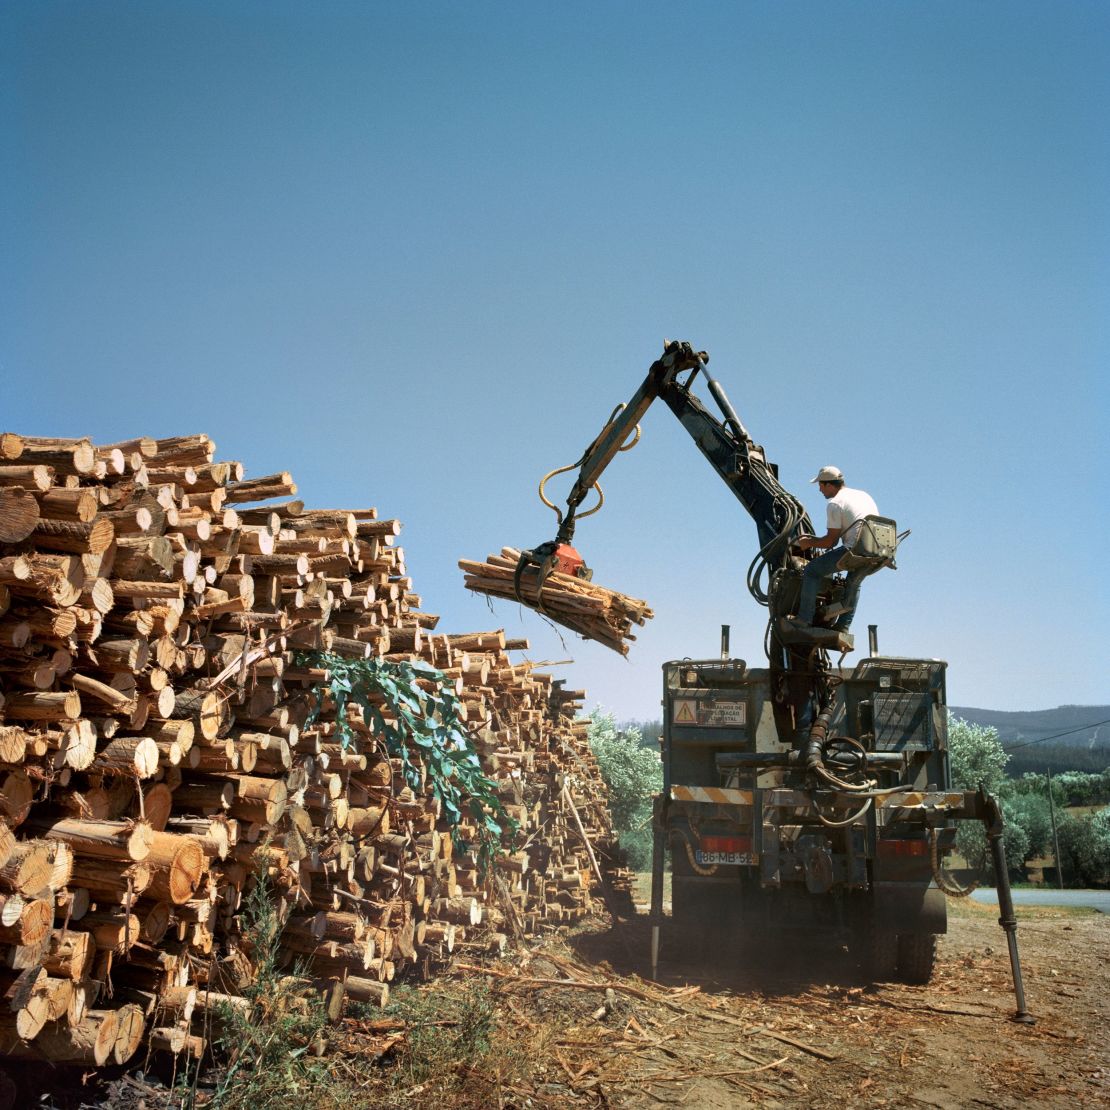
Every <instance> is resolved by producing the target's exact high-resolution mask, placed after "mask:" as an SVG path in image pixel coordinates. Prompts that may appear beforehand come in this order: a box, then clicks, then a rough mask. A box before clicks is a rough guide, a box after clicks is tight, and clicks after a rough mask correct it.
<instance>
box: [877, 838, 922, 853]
mask: <svg viewBox="0 0 1110 1110" xmlns="http://www.w3.org/2000/svg"><path fill="white" fill-rule="evenodd" d="M928 854H929V842H928V841H927V840H880V841H879V855H881V856H925V855H928Z"/></svg>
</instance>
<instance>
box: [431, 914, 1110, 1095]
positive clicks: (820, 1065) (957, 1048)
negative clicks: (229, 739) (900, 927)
mask: <svg viewBox="0 0 1110 1110" xmlns="http://www.w3.org/2000/svg"><path fill="white" fill-rule="evenodd" d="M949 925H950V930H949V933H948V935H947V936H945V937H944V938H942V940H941V943H940V950H939V956H938V966H937V971H936V973H935V975H934V978H933V982H932V984H931V985H930V986H928V987H910V986H905V985H901V984H893V983H891V984H879V985H869V984H864V983H862V982H861V981H860V980H859V978H858V975H857V973H856V972H855V970H854V967H853V965H852V964H851V963H850V962H849V960H848V958H847V955H846V954H845V955H843V956H840V957H838V956H836V955H835V954H833V955H831V956H830V955H829V954H828V953H826V954H824V955H823V956H819V957H813V958H812V959H810V958H807V957H806V956H805V955H803V954H799V953H793V954H790V953H789V950H787V953H786V954H785V955H784V954H783V953H782V952H780V954H779V958H778V959H771V958H762V959H758V960H748V961H747V962H741V963H740V964H739V965H737V963H736V962H735V961H733V967H732V968H731V970H729V969H727V968H725V967H722V966H720V965H721V963H722V961H721V960H720V959H718V958H717V954H715V953H700V954H698V955H699V957H700V956H701V955H706V956H708V957H709V960H710V962H711V963H712V964H715V965H717V966H716V967H715V968H714V969H713V970H711V971H709V972H708V973H707V969H706V967H705V962H704V961H701V962H700V963H699V962H697V961H694V960H691V959H689V958H688V957H689V955H691V954H689V953H684V954H682V956H683V958H681V959H671V960H669V961H667V962H665V963H664V964H663V965H662V966H661V969H660V972H661V975H660V979H661V981H660V982H659V983H650V982H647V981H645V979H644V978H641V976H646V973H647V970H648V969H647V965H646V954H647V952H648V935H649V934H648V931H647V928H646V925H645V924H644V923H643V922H642V920H638V921H635V922H632V923H630V924H627V925H625V926H623V927H621V928H618V929H609V930H597V929H593V930H584V931H582V932H580V933H579V934H578V935H576V936H574V937H572V938H571V939H570V941H569V943H563V942H550V943H549V944H548V945H547V946H545V947H544V948H543V949H541V950H540V951H538V952H536V953H534V954H533V955H532V956H531V958H530V959H528V960H527V961H526V963H525V964H524V966H522V967H519V968H516V967H514V968H512V969H511V970H510V968H508V967H504V966H501V967H499V968H496V969H494V970H495V971H496V972H497V973H496V974H495V975H493V976H491V977H490V979H489V980H488V981H489V984H490V989H491V990H492V991H493V992H494V994H495V995H496V997H497V1000H498V1010H499V1012H500V1014H501V1016H502V1019H503V1020H505V1021H507V1022H508V1023H509V1025H510V1026H511V1027H512V1028H513V1029H514V1032H515V1037H516V1039H517V1040H518V1041H522V1042H523V1045H522V1046H521V1047H523V1048H524V1049H526V1059H527V1061H528V1066H527V1068H526V1069H524V1071H523V1073H519V1071H518V1069H517V1068H510V1069H508V1070H509V1071H510V1072H518V1073H517V1074H512V1075H506V1076H505V1078H504V1080H502V1081H501V1086H500V1089H499V1090H494V1089H493V1088H492V1087H486V1088H485V1089H484V1090H483V1091H481V1093H479V1090H478V1088H479V1087H481V1084H476V1085H475V1087H474V1088H472V1091H471V1093H473V1094H475V1095H478V1096H479V1101H478V1102H476V1103H475V1105H479V1104H485V1105H500V1106H528V1105H533V1106H547V1105H550V1106H558V1105H566V1106H573V1105H577V1106H621V1107H637V1108H638V1107H657V1106H659V1105H661V1104H662V1105H684V1106H690V1107H698V1108H725V1107H744V1106H749V1105H759V1106H767V1107H780V1106H781V1107H813V1106H839V1105H851V1106H860V1107H901V1106H906V1107H920V1106H932V1107H942V1108H948V1107H966V1106H988V1107H1019V1106H1020V1107H1024V1106H1030V1105H1033V1106H1060V1107H1064V1106H1068V1107H1074V1106H1083V1105H1097V1104H1102V1105H1105V1104H1107V1102H1110V1020H1108V1019H1110V919H1108V918H1107V917H1105V916H1103V915H1101V914H1087V913H1075V912H1065V911H1058V910H1051V909H1039V910H1031V911H1024V912H1021V913H1020V914H1019V944H1020V947H1021V954H1022V962H1023V970H1024V981H1025V989H1026V998H1027V1003H1028V1006H1029V1009H1030V1010H1031V1011H1032V1013H1033V1014H1034V1015H1035V1016H1036V1019H1037V1023H1036V1024H1035V1025H1022V1024H1017V1023H1015V1022H1013V1021H1011V1020H1010V1018H1011V1016H1012V1014H1013V1012H1014V1008H1015V1007H1014V996H1013V990H1012V983H1011V979H1010V973H1009V962H1008V958H1007V951H1006V943H1005V936H1004V934H1003V932H1002V930H1001V929H1000V928H999V927H998V924H997V911H995V910H992V909H991V908H989V907H983V906H978V905H975V904H973V903H962V902H961V903H953V904H952V906H951V912H950V918H949ZM675 955H676V954H675V953H673V952H672V957H673V956H675ZM787 958H789V960H790V964H789V966H786V959H787ZM457 974H466V975H467V976H468V977H473V976H475V975H476V974H477V973H476V972H475V971H470V970H466V971H465V972H464V971H460V972H457ZM560 979H574V980H577V981H579V982H580V983H585V982H596V983H602V982H608V983H610V984H611V990H612V993H611V995H610V996H609V997H610V1010H609V1013H607V1014H605V1015H603V1016H601V1017H600V1018H598V1017H595V1016H594V1015H595V1013H596V1012H597V1010H598V1009H599V1008H600V1007H601V1005H602V1003H603V1002H604V1001H605V995H604V992H603V991H602V990H593V989H587V988H585V987H582V986H574V987H568V986H562V987H560V986H557V985H552V983H551V982H550V981H551V980H560ZM545 980H546V981H547V982H545ZM645 996H646V997H645ZM480 1070H481V1071H483V1072H485V1071H486V1070H487V1068H482V1069H480ZM473 1078H475V1079H476V1078H477V1075H473ZM422 1093H424V1092H422ZM427 1093H428V1094H431V1093H432V1092H431V1090H430V1089H429V1090H428V1091H427ZM433 1101H436V1100H433ZM429 1104H431V1103H429ZM442 1104H443V1103H442V1102H440V1105H442Z"/></svg>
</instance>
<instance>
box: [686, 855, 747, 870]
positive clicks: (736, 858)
mask: <svg viewBox="0 0 1110 1110" xmlns="http://www.w3.org/2000/svg"><path fill="white" fill-rule="evenodd" d="M694 859H696V860H697V861H698V863H699V864H700V865H701V866H703V867H704V866H706V865H707V864H713V863H725V864H732V865H737V864H739V865H741V866H747V865H750V864H752V863H753V862H754V860H753V859H752V855H751V852H695V853H694Z"/></svg>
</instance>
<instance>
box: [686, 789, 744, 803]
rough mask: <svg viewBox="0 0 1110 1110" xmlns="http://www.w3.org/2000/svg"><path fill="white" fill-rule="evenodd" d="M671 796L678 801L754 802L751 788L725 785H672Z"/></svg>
mask: <svg viewBox="0 0 1110 1110" xmlns="http://www.w3.org/2000/svg"><path fill="white" fill-rule="evenodd" d="M671 798H672V799H673V800H674V801H676V802H714V803H718V804H723V805H748V806H750V805H751V804H752V792H751V791H750V790H732V789H728V788H726V787H723V786H672V787H671Z"/></svg>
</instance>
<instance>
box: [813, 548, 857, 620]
mask: <svg viewBox="0 0 1110 1110" xmlns="http://www.w3.org/2000/svg"><path fill="white" fill-rule="evenodd" d="M845 554H846V553H845V550H844V548H843V547H834V548H832V549H831V550H829V551H826V552H824V553H823V554H821V555H818V556H817V558H816V559H810V561H809V562H808V563H807V564H806V569H805V571H804V572H803V574H802V596H801V600H800V601H799V602H798V620H800V621H801V622H802V624H813V618H814V617H815V616H816V615H817V591H818V590H819V589H820V588H821V582H822V581H823V580H824V579H826V578H828V577H829V575H831V574H834V573H835V572H836V564H837V563H839V562H840V560H841V558H842V556H843V555H845ZM863 578H864V576H863V575H862V574H860V573H858V572H857V571H851V570H850V571H848V581H847V586H846V588H845V592H844V607H845V611H844V612H843V613H841V614H840V616H839V617H837V618H836V620H835V621H833V625H832V626H833V628H835V629H836V630H837V631H838V632H847V631H848V628H849V627H850V626H851V623H852V618H853V617H854V616H855V615H856V605H857V604H859V588H860V586H861V585H862V584H863Z"/></svg>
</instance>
